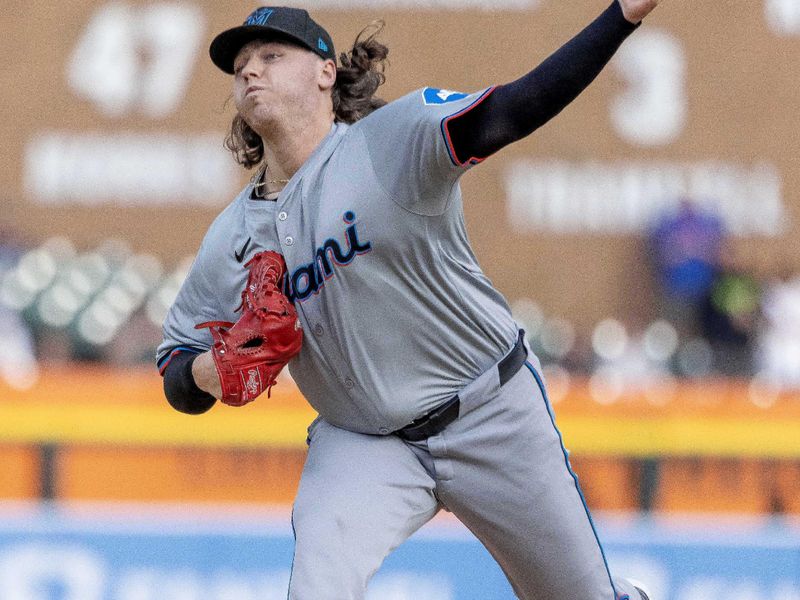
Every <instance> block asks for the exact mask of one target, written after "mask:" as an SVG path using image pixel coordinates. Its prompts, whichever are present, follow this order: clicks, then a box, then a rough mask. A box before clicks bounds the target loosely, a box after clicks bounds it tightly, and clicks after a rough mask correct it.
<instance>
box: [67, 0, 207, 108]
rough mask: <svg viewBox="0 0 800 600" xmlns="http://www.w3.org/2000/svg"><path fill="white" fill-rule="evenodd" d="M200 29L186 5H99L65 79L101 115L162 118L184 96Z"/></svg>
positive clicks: (198, 15)
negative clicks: (136, 115) (135, 114)
mask: <svg viewBox="0 0 800 600" xmlns="http://www.w3.org/2000/svg"><path fill="white" fill-rule="evenodd" d="M204 28H205V22H204V18H203V13H202V11H201V10H200V9H199V8H198V7H196V6H193V5H191V4H188V3H181V4H178V3H158V4H150V5H147V6H135V7H133V6H128V5H127V4H124V3H117V2H114V3H109V4H105V5H104V6H102V7H100V8H99V9H98V10H97V11H96V12H95V13H94V14H93V15H92V17H91V19H90V21H89V23H88V24H87V25H86V27H85V29H84V30H83V32H82V34H81V37H80V39H79V41H78V44H77V45H76V47H75V50H74V51H73V53H72V56H71V57H70V60H69V62H68V64H67V81H68V82H69V85H70V87H71V88H72V90H73V91H74V92H75V94H76V95H78V96H79V97H81V98H85V99H87V100H89V101H90V102H92V103H93V104H94V105H95V106H96V107H97V109H98V111H100V113H102V114H103V115H105V116H107V117H121V116H124V115H128V114H130V113H134V112H136V113H140V114H143V115H145V116H147V117H150V118H162V117H165V116H167V115H169V114H170V113H172V112H174V111H175V110H176V109H177V107H178V105H179V104H180V102H181V100H182V99H183V97H184V94H185V92H186V87H187V86H188V84H189V81H190V79H191V75H192V67H193V65H194V62H195V58H196V57H197V51H198V47H199V43H200V40H201V37H202V35H203V31H204Z"/></svg>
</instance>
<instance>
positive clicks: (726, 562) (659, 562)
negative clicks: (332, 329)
mask: <svg viewBox="0 0 800 600" xmlns="http://www.w3.org/2000/svg"><path fill="white" fill-rule="evenodd" d="M596 521H597V524H598V529H599V530H600V535H601V539H603V542H604V548H605V551H606V555H607V557H608V560H609V563H610V565H611V568H612V571H614V572H615V573H617V574H620V575H626V576H631V577H635V578H637V579H640V580H643V581H646V582H647V583H648V584H649V585H650V586H651V588H652V589H651V591H652V592H653V596H654V599H653V600H800V522H798V520H796V519H795V520H761V519H743V518H739V519H735V518H730V519H722V518H720V517H711V516H709V517H705V518H696V517H695V518H689V517H669V518H667V517H651V518H643V517H635V516H613V515H604V516H599V517H598V518H597V519H596ZM292 551H293V542H292V532H291V527H290V526H289V515H288V514H287V513H285V512H284V511H277V512H272V511H269V510H264V509H261V508H252V509H248V508H241V507H239V508H234V507H228V506H219V507H204V508H199V507H172V508H170V507H148V506H142V505H135V506H134V505H130V506H128V505H115V506H108V505H102V506H100V505H81V506H51V507H46V506H40V505H2V506H0V599H2V600H277V599H281V600H283V599H285V598H286V587H287V582H288V579H289V571H290V568H291V562H292ZM368 598H369V600H493V599H497V600H506V599H507V600H512V599H513V598H514V595H513V593H512V592H511V589H510V587H509V585H508V583H507V582H506V581H505V578H504V577H503V574H502V572H501V571H500V569H499V567H498V566H497V565H496V564H495V563H494V561H493V560H492V559H491V557H490V556H489V554H488V553H487V552H486V551H485V550H484V549H483V547H482V546H481V545H480V544H479V543H478V542H477V541H476V540H475V539H474V538H473V537H472V536H471V534H470V533H469V532H467V531H466V529H465V528H463V527H462V526H461V525H460V524H458V523H456V522H455V521H454V520H453V519H451V518H447V517H445V518H441V519H438V518H437V519H436V520H435V521H434V522H433V523H431V524H430V525H428V526H426V527H425V528H423V529H422V530H421V531H420V532H418V533H417V534H416V535H415V536H413V537H412V538H411V539H410V540H409V541H408V542H407V543H406V544H404V545H403V546H401V547H400V548H399V549H398V550H397V551H396V552H395V553H394V554H393V555H392V556H390V557H389V558H388V559H387V560H386V562H385V563H384V565H383V567H382V568H381V569H380V571H379V572H378V574H377V575H376V577H375V579H374V580H373V582H372V584H371V586H370V589H369V595H368Z"/></svg>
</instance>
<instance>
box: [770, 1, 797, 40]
mask: <svg viewBox="0 0 800 600" xmlns="http://www.w3.org/2000/svg"><path fill="white" fill-rule="evenodd" d="M764 17H765V18H766V20H767V25H769V27H770V29H772V31H774V32H775V33H776V34H778V35H781V36H794V35H800V0H764Z"/></svg>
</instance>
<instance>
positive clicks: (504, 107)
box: [448, 0, 638, 164]
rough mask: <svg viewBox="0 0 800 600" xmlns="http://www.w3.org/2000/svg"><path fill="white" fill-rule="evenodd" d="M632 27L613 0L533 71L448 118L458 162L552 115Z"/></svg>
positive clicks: (527, 130)
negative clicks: (463, 111) (595, 17)
mask: <svg viewBox="0 0 800 600" xmlns="http://www.w3.org/2000/svg"><path fill="white" fill-rule="evenodd" d="M636 27H638V25H634V24H632V23H631V22H629V21H628V20H627V19H625V17H624V16H623V14H622V9H621V8H620V6H619V3H618V2H617V1H616V0H614V3H613V4H612V5H611V6H609V7H608V8H607V9H606V10H605V11H604V12H603V13H602V14H601V15H600V16H599V17H597V19H595V20H594V21H593V22H592V23H591V24H590V25H589V26H588V27H586V28H585V29H584V30H583V31H581V32H580V33H579V34H578V35H576V36H575V37H574V38H572V39H571V40H570V41H569V42H567V43H566V44H564V46H562V47H561V48H559V49H558V50H557V51H556V52H555V53H553V54H552V55H551V56H550V57H549V58H548V59H547V60H545V61H544V62H543V63H542V64H541V65H539V66H538V67H536V68H535V69H534V70H533V71H531V72H530V73H528V74H527V75H524V76H523V77H521V78H520V79H517V80H516V81H513V82H511V83H508V84H505V85H501V86H498V87H497V88H495V90H494V91H493V92H492V93H491V94H489V96H488V97H487V98H486V99H485V100H484V101H483V102H481V103H480V104H478V105H476V106H475V107H474V108H473V109H471V110H469V111H467V112H465V113H464V114H463V115H461V116H458V117H455V118H453V119H451V120H450V121H449V122H448V130H449V133H450V139H451V142H452V144H453V150H454V151H455V155H456V158H457V159H458V161H459V162H460V163H462V164H463V163H465V162H467V161H469V159H471V158H476V159H483V158H486V157H487V156H489V155H490V154H493V153H495V152H497V151H498V150H500V149H501V148H503V147H504V146H507V145H508V144H511V143H512V142H516V141H518V140H520V139H522V138H524V137H525V136H527V135H530V134H531V133H532V132H533V131H535V130H536V129H538V128H539V127H541V126H542V125H544V124H545V123H546V122H547V121H549V120H550V119H552V118H553V117H555V116H556V115H557V114H558V113H560V112H561V111H562V110H563V109H564V108H565V107H566V106H567V105H568V104H569V103H570V102H572V101H573V100H574V99H575V98H576V97H577V96H578V94H580V93H581V92H582V91H583V90H584V89H586V87H587V86H588V85H589V84H590V83H591V82H592V81H594V79H595V78H596V77H597V75H598V74H599V73H600V71H602V70H603V67H605V65H606V64H607V63H608V61H609V60H611V57H612V56H613V55H614V53H615V52H616V51H617V49H618V48H619V47H620V45H622V42H624V41H625V39H626V38H627V37H628V36H629V35H630V34H631V32H633V30H634V29H636Z"/></svg>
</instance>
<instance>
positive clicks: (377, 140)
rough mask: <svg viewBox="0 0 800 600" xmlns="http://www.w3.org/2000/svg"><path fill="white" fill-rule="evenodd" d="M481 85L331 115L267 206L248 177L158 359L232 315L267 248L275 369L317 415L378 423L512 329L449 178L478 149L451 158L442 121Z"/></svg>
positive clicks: (433, 395) (422, 407) (204, 337)
mask: <svg viewBox="0 0 800 600" xmlns="http://www.w3.org/2000/svg"><path fill="white" fill-rule="evenodd" d="M490 91H491V89H489V90H485V91H483V92H480V93H476V94H472V95H467V94H460V93H454V92H448V91H446V90H437V89H434V88H425V89H421V90H417V91H415V92H412V93H411V94H408V95H407V96H405V97H403V98H400V99H399V100H396V101H395V102H392V103H390V104H388V105H387V106H385V107H383V108H381V109H379V110H377V111H375V112H373V113H372V114H371V115H369V116H368V117H366V118H364V119H362V120H360V121H358V122H357V123H355V124H354V125H351V126H348V125H345V124H340V123H337V124H335V125H334V126H333V128H332V129H331V131H330V133H329V134H328V136H327V137H326V138H325V139H324V141H323V142H322V143H321V144H320V145H319V146H318V147H317V149H316V150H315V151H314V153H313V154H312V155H311V157H310V158H309V159H308V160H307V161H306V163H305V164H304V165H303V166H302V168H301V169H300V170H299V171H298V172H297V173H296V174H295V175H294V177H292V179H291V181H290V182H289V184H288V185H287V186H286V187H285V189H284V190H283V191H282V192H281V194H280V196H279V197H278V199H277V201H276V202H270V201H263V200H253V199H251V192H252V186H247V187H246V188H245V189H244V190H243V191H242V192H241V193H240V194H239V196H238V197H237V198H236V199H235V200H234V201H233V203H232V204H231V205H230V206H228V207H227V209H226V210H225V211H224V212H222V214H221V215H220V216H219V217H218V218H217V219H216V220H215V221H214V223H213V225H212V226H211V228H210V230H209V231H208V234H207V235H206V237H205V239H204V241H203V243H202V246H201V248H200V251H199V253H198V255H197V258H196V260H195V262H194V265H193V267H192V269H191V271H190V273H189V275H188V277H187V279H186V281H185V283H184V285H183V287H182V289H181V290H180V293H179V294H178V297H177V299H176V301H175V303H174V305H173V306H172V308H171V310H170V311H169V314H168V316H167V318H166V321H165V324H164V341H163V343H162V344H161V346H160V347H159V350H158V354H159V360H162V359H163V358H164V357H166V356H167V355H168V354H169V352H170V351H171V350H172V349H174V348H176V347H185V346H189V347H192V348H194V349H198V350H206V349H208V348H209V347H210V344H211V337H210V335H209V333H208V330H195V329H194V325H195V324H196V323H200V322H202V321H207V320H219V319H223V320H230V321H236V319H237V316H236V314H235V312H234V310H235V308H236V307H237V305H238V304H239V300H240V293H241V290H242V289H243V287H244V283H245V280H246V270H245V269H244V268H243V266H242V263H244V262H246V261H247V260H248V258H249V257H250V256H252V255H253V254H255V253H257V252H260V251H262V250H275V251H277V252H279V253H280V254H282V255H283V256H284V258H285V260H286V265H287V272H288V276H287V285H286V292H287V295H288V296H289V297H290V298H291V299H292V300H293V301H294V304H295V307H296V308H297V312H298V315H299V318H300V320H301V323H302V325H303V330H304V333H305V340H304V344H303V349H302V351H301V352H300V354H299V356H297V357H296V358H295V359H294V360H293V361H292V362H291V363H290V364H289V368H290V372H291V374H292V376H293V377H294V379H295V381H296V382H297V384H298V386H299V388H300V390H301V391H302V393H303V395H304V396H305V397H306V398H307V399H308V401H309V402H310V403H311V405H312V406H313V407H314V408H315V409H316V410H317V411H318V412H319V413H320V415H321V416H322V417H323V418H325V419H326V420H327V421H328V422H330V423H332V424H334V425H337V426H339V427H343V428H345V429H349V430H352V431H357V432H362V433H376V434H386V433H389V432H391V431H394V430H396V429H399V428H401V427H403V426H404V425H407V424H408V423H410V422H411V421H412V420H414V419H415V418H417V417H419V416H420V415H423V414H426V413H427V412H429V411H430V410H431V409H432V408H434V407H436V406H437V405H439V404H441V403H442V402H443V401H444V400H446V399H448V398H450V397H452V396H453V395H454V394H456V393H457V392H458V391H459V390H460V389H462V388H463V387H464V386H465V385H467V384H468V383H469V382H471V381H473V380H474V379H475V378H476V377H477V376H478V375H480V374H481V373H483V372H484V371H486V369H488V368H489V367H490V366H491V365H492V364H493V363H494V362H496V361H497V359H498V357H501V356H503V355H504V354H505V353H507V352H508V351H509V350H510V349H511V347H512V346H513V345H514V342H515V341H516V337H517V330H518V327H517V325H516V324H515V323H514V321H513V319H512V316H511V313H510V310H509V308H508V305H507V303H506V301H505V300H504V299H503V297H502V296H501V294H500V293H499V292H497V291H496V290H495V289H494V287H493V286H492V284H491V282H490V281H489V280H488V279H487V278H486V276H485V275H484V274H483V272H482V271H481V269H480V267H479V266H478V263H477V261H476V259H475V256H474V255H473V253H472V251H471V249H470V246H469V242H468V240H467V233H466V230H465V226H464V219H463V211H462V203H461V191H460V187H459V185H458V179H459V177H460V175H462V174H463V173H464V172H465V170H466V169H467V168H468V167H469V166H471V164H474V163H475V162H477V161H475V160H472V161H469V162H468V163H467V164H463V165H462V164H458V160H457V159H456V158H455V156H454V154H453V152H452V149H451V147H450V145H449V141H448V139H447V135H446V128H445V127H444V124H445V123H446V120H447V119H448V118H449V117H451V116H454V115H456V114H460V113H462V112H464V111H466V110H469V108H470V107H471V106H474V105H476V104H477V103H479V102H480V101H481V99H482V98H484V97H485V96H486V95H487V94H488V93H489V92H490ZM237 259H238V260H237Z"/></svg>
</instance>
